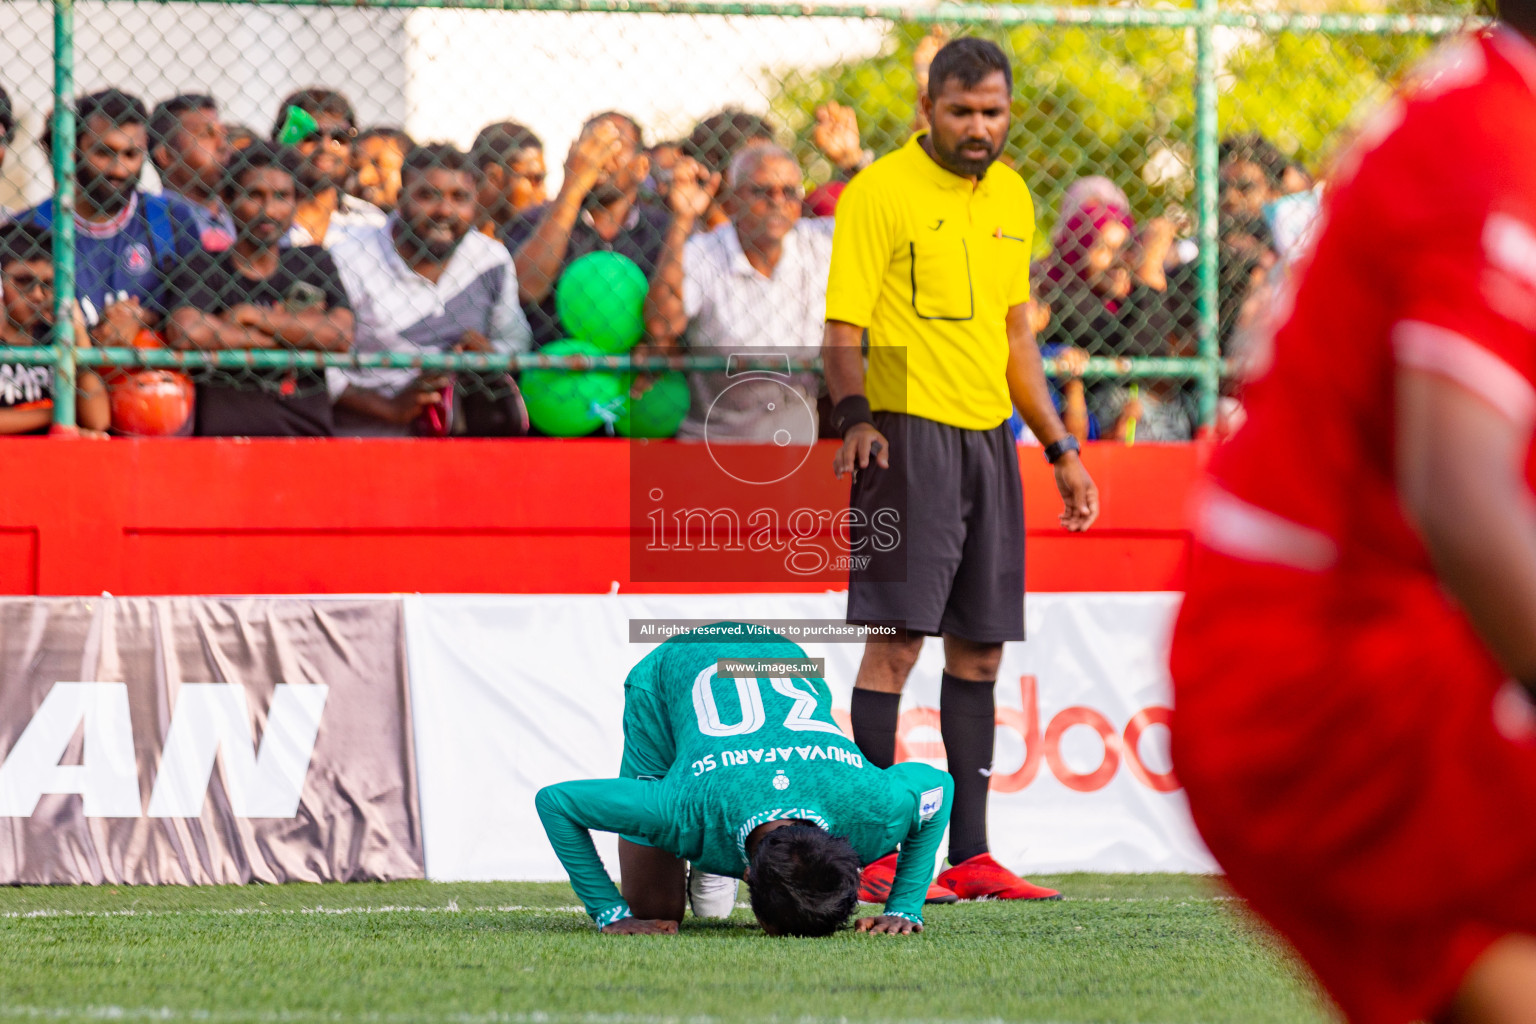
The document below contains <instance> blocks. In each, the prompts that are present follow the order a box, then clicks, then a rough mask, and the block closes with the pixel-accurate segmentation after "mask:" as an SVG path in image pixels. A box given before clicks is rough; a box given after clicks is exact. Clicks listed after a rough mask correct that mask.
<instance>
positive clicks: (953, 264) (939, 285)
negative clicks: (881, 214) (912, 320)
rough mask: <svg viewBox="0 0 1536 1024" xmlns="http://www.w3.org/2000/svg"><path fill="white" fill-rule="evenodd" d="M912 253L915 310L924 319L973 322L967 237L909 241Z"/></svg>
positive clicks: (940, 237) (937, 237)
mask: <svg viewBox="0 0 1536 1024" xmlns="http://www.w3.org/2000/svg"><path fill="white" fill-rule="evenodd" d="M907 248H908V250H909V251H910V252H911V254H912V309H913V310H914V311H915V312H916V313H917V315H918V316H920V317H922V318H923V319H924V320H969V319H971V318H972V317H974V316H975V315H976V289H975V285H974V283H973V281H972V280H971V252H970V248H969V247H968V245H967V244H966V240H965V239H964V238H961V237H959V236H958V235H955V236H951V237H947V238H946V237H942V236H937V234H936V233H935V237H932V238H922V239H919V240H917V241H913V242H908V243H907Z"/></svg>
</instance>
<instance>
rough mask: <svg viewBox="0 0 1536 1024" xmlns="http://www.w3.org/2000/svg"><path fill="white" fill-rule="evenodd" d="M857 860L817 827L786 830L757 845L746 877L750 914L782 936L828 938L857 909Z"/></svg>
mask: <svg viewBox="0 0 1536 1024" xmlns="http://www.w3.org/2000/svg"><path fill="white" fill-rule="evenodd" d="M860 867H861V865H860V864H859V855H858V854H857V853H855V852H854V849H853V845H852V844H851V843H849V842H848V840H847V839H844V838H843V837H841V836H834V835H831V834H829V833H827V832H823V831H822V830H821V829H819V828H817V827H816V826H815V825H785V826H783V827H781V828H776V829H774V830H773V831H771V832H769V833H768V834H766V835H764V836H763V838H762V839H761V840H760V841H759V842H758V844H757V849H756V850H754V851H752V863H751V865H750V866H749V870H748V872H747V889H748V891H749V892H750V893H751V894H752V913H754V914H756V915H757V919H758V920H759V921H761V922H762V923H763V924H764V925H765V926H767V927H769V928H772V929H773V930H774V931H776V932H778V933H780V934H783V935H799V936H804V937H807V938H816V937H819V936H822V935H831V934H832V933H833V932H835V931H837V930H838V929H839V928H841V927H842V926H843V925H845V924H847V923H848V918H850V917H852V916H853V912H854V910H855V908H857V907H858V905H859V871H860Z"/></svg>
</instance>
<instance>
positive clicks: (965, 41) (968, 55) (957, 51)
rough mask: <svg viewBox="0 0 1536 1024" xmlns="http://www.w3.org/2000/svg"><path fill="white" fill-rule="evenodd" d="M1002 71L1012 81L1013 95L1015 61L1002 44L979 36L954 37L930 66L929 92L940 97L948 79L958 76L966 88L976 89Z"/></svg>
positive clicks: (1009, 86)
mask: <svg viewBox="0 0 1536 1024" xmlns="http://www.w3.org/2000/svg"><path fill="white" fill-rule="evenodd" d="M999 71H1001V72H1002V73H1003V81H1004V82H1006V83H1007V85H1008V95H1009V96H1012V95H1013V65H1012V64H1010V63H1008V55H1007V54H1005V53H1003V48H1002V47H1001V46H998V45H997V44H996V43H994V42H993V41H992V40H990V39H982V38H980V37H979V36H961V37H960V38H959V39H952V40H950V41H949V42H947V43H945V44H944V48H943V49H942V50H940V51H939V52H938V53H937V54H935V55H934V58H933V63H932V64H931V65H930V66H929V68H928V96H929V98H930V99H938V98H939V93H941V92H943V91H944V83H945V82H947V81H949V80H950V79H952V78H954V79H958V80H959V82H960V85H961V86H962V87H963V88H966V89H974V88H976V87H977V86H978V85H980V84H981V83H982V82H983V81H985V80H986V79H987V78H988V77H989V76H991V75H995V74H997V73H998V72H999Z"/></svg>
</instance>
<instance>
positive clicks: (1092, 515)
mask: <svg viewBox="0 0 1536 1024" xmlns="http://www.w3.org/2000/svg"><path fill="white" fill-rule="evenodd" d="M1056 489H1057V490H1058V491H1060V492H1061V502H1062V505H1063V509H1062V513H1061V525H1062V526H1065V527H1066V528H1067V529H1068V530H1070V531H1071V532H1073V533H1082V532H1083V531H1084V530H1086V529H1088V527H1090V526H1092V525H1093V521H1094V520H1095V519H1097V518H1099V489H1098V487H1097V486H1096V485H1095V484H1094V482H1093V477H1091V476H1089V475H1088V470H1087V469H1086V468H1084V466H1083V461H1082V460H1081V459H1079V458H1078V457H1077V452H1067V453H1066V454H1065V455H1063V456H1062V457H1061V458H1059V459H1057V460H1056Z"/></svg>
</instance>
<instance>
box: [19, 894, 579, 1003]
mask: <svg viewBox="0 0 1536 1024" xmlns="http://www.w3.org/2000/svg"><path fill="white" fill-rule="evenodd" d="M474 913H480V914H489V913H498V914H521V913H527V914H584V913H586V909H585V908H583V907H524V906H516V905H511V906H497V907H469V908H468V909H465V908H462V907H460V906H459V905H458V904H457V902H455V903H450V904H449V905H448V906H446V907H406V906H394V905H386V906H382V907H318V906H317V907H209V908H207V909H197V908H191V909H187V910H138V909H134V908H125V909H123V910H13V911H10V912H8V913H0V919H11V920H18V919H26V918H46V917H262V916H277V917H298V916H302V915H306V914H321V915H337V916H340V915H346V914H474ZM0 1009H3V1008H0Z"/></svg>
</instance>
